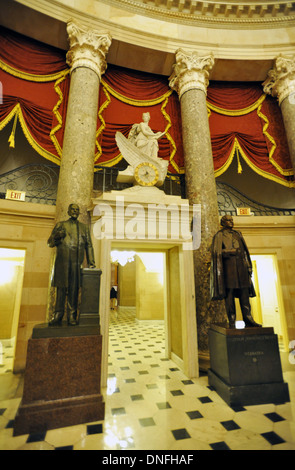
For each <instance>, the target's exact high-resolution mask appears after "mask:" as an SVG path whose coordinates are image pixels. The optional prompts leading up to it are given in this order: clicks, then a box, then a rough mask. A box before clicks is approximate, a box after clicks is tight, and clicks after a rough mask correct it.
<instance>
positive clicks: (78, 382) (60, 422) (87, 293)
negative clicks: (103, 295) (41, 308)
mask: <svg viewBox="0 0 295 470" xmlns="http://www.w3.org/2000/svg"><path fill="white" fill-rule="evenodd" d="M89 271H90V270H89ZM100 274H101V271H100V270H97V269H95V270H91V273H89V272H88V271H87V272H86V274H84V270H83V275H82V276H83V285H82V293H81V298H82V300H81V303H83V309H82V314H80V323H79V324H78V325H76V326H68V325H67V323H66V321H65V322H63V323H62V324H61V325H55V326H48V323H45V324H41V325H37V326H35V327H34V329H33V333H32V337H31V339H30V340H29V341H28V349H27V362H26V370H25V377H24V392H23V397H22V401H21V404H20V407H19V409H18V412H17V415H16V417H15V421H14V436H17V435H20V434H30V433H36V432H43V431H47V430H49V429H56V428H60V427H64V426H72V425H76V424H81V423H87V422H92V421H100V420H103V419H104V411H105V404H104V401H103V397H102V395H101V385H100V383H101V351H102V336H101V335H100V326H99V279H100ZM83 299H84V300H83ZM84 314H85V316H83V315H84Z"/></svg>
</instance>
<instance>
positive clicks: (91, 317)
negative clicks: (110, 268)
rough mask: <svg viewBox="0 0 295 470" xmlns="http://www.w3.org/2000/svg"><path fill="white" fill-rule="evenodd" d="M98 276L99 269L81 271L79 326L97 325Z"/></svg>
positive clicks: (99, 274)
mask: <svg viewBox="0 0 295 470" xmlns="http://www.w3.org/2000/svg"><path fill="white" fill-rule="evenodd" d="M100 276H101V270H100V269H93V268H84V269H82V289H81V305H80V315H79V324H80V325H99V294H100Z"/></svg>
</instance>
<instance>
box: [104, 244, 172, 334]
mask: <svg viewBox="0 0 295 470" xmlns="http://www.w3.org/2000/svg"><path fill="white" fill-rule="evenodd" d="M110 289H111V290H112V292H114V290H115V292H116V297H117V298H116V300H115V301H114V300H113V299H112V297H113V295H112V294H111V295H110V297H111V298H110V302H111V304H110V308H111V310H112V312H111V313H113V314H114V315H115V316H117V317H118V315H122V313H123V312H127V311H128V317H129V318H131V317H132V316H133V318H134V321H135V322H136V323H137V324H138V325H147V324H149V325H158V326H162V327H163V328H164V325H165V323H166V322H167V283H166V253H165V252H164V251H142V250H137V251H130V250H117V249H116V250H112V251H111V286H110Z"/></svg>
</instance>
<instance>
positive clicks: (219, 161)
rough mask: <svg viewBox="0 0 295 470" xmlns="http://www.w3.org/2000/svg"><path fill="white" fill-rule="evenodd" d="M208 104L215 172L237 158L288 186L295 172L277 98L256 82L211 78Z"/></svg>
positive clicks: (224, 169) (238, 162)
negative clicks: (225, 81) (221, 80)
mask: <svg viewBox="0 0 295 470" xmlns="http://www.w3.org/2000/svg"><path fill="white" fill-rule="evenodd" d="M207 106H208V113H209V125H210V133H211V142H212V152H213V158H214V169H215V175H216V176H219V175H221V174H222V173H223V172H224V171H226V170H227V168H228V167H229V165H230V164H231V163H232V161H233V159H234V158H237V165H238V172H242V168H243V163H242V161H243V160H244V162H246V163H247V164H248V165H249V166H250V167H251V168H252V169H253V170H254V171H256V172H257V173H259V174H260V175H261V176H264V177H266V178H268V179H271V180H273V181H276V182H279V183H281V184H283V185H285V186H288V187H294V172H293V169H292V165H291V160H290V155H289V151H288V143H287V140H286V134H285V131H284V124H283V120H282V115H281V110H280V108H279V105H278V103H277V100H275V99H274V98H272V97H270V96H268V95H266V94H265V93H264V92H263V89H262V86H261V85H260V84H257V83H223V82H211V83H210V86H209V87H208V96H207Z"/></svg>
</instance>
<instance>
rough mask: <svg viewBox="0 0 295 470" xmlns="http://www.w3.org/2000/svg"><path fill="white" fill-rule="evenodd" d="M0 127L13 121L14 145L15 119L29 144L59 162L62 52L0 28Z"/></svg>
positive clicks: (64, 73)
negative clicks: (0, 96)
mask: <svg viewBox="0 0 295 470" xmlns="http://www.w3.org/2000/svg"><path fill="white" fill-rule="evenodd" d="M0 81H1V83H2V92H3V96H2V104H1V105H0V130H1V129H3V128H4V127H5V126H6V125H7V124H8V123H9V122H10V121H11V120H13V125H12V132H11V135H10V138H9V144H10V147H14V146H15V145H16V143H15V128H16V125H17V122H18V121H19V122H20V124H21V127H22V130H23V132H24V134H25V136H26V138H27V140H28V141H29V143H30V144H31V145H32V147H33V148H34V149H35V150H36V151H37V152H38V153H39V154H40V155H42V156H43V157H45V158H46V159H48V160H51V161H53V162H55V163H60V158H61V154H62V142H63V131H64V123H65V116H66V107H67V106H66V105H67V99H68V90H69V69H68V67H67V65H66V61H65V53H63V52H62V51H60V50H58V49H55V48H52V47H49V46H46V45H44V44H41V43H39V42H38V41H34V40H33V39H30V38H26V37H24V36H22V35H20V34H17V33H15V32H12V31H9V30H7V29H5V28H0Z"/></svg>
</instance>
